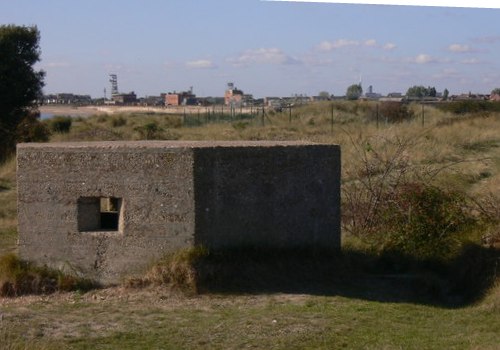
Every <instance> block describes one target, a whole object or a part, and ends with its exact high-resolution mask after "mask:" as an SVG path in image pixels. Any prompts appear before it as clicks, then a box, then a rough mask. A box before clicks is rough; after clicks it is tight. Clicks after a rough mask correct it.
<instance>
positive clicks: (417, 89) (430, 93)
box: [406, 85, 437, 98]
mask: <svg viewBox="0 0 500 350" xmlns="http://www.w3.org/2000/svg"><path fill="white" fill-rule="evenodd" d="M436 95H437V91H436V88H435V87H430V86H429V87H425V86H423V85H414V86H412V87H410V88H409V89H408V91H407V92H406V96H407V97H416V98H423V97H436Z"/></svg>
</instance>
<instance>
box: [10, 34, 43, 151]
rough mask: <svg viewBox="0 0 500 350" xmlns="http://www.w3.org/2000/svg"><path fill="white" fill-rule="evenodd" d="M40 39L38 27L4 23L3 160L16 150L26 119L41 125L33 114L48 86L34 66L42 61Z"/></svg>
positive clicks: (35, 125)
mask: <svg viewBox="0 0 500 350" xmlns="http://www.w3.org/2000/svg"><path fill="white" fill-rule="evenodd" d="M39 41H40V32H39V31H38V29H37V27H35V26H32V27H25V26H15V25H2V26H0V53H1V54H0V82H1V84H0V161H1V160H3V159H5V158H6V157H7V156H8V154H9V153H11V152H12V151H13V150H14V149H15V144H16V142H17V141H18V135H19V133H20V132H21V133H23V134H24V133H25V130H24V129H25V127H26V125H25V124H26V121H29V122H30V123H32V126H33V127H34V128H38V123H39V121H38V118H33V113H35V112H34V111H35V109H36V101H37V99H38V98H39V96H40V95H41V92H42V87H43V85H44V83H43V78H44V72H43V71H36V70H35V69H34V65H35V63H37V62H38V61H39V60H40V47H39ZM35 115H36V114H35ZM19 128H23V130H19Z"/></svg>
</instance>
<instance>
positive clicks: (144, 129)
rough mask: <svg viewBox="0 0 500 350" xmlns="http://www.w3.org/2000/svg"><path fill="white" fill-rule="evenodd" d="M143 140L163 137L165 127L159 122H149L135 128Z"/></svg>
mask: <svg viewBox="0 0 500 350" xmlns="http://www.w3.org/2000/svg"><path fill="white" fill-rule="evenodd" d="M134 130H135V131H137V132H138V133H139V135H140V138H141V139H143V140H158V139H161V138H162V132H163V129H162V128H161V127H160V126H159V125H158V123H157V122H149V123H146V124H144V125H141V126H137V127H135V128H134Z"/></svg>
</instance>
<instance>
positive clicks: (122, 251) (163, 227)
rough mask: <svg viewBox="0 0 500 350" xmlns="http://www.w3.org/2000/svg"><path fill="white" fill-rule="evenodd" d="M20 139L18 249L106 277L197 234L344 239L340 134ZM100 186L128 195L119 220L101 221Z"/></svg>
mask: <svg viewBox="0 0 500 350" xmlns="http://www.w3.org/2000/svg"><path fill="white" fill-rule="evenodd" d="M17 151H18V153H17V161H18V171H17V176H18V218H19V253H20V255H21V257H22V258H24V259H28V260H31V261H34V262H35V263H38V264H46V265H48V266H51V267H55V268H61V269H63V270H65V271H70V272H74V273H78V274H80V275H84V276H86V277H89V278H93V279H95V280H98V281H101V282H102V283H105V284H106V283H115V282H119V281H120V280H121V279H122V278H123V277H124V276H127V275H134V274H140V273H141V272H143V271H144V270H145V269H147V267H148V266H149V265H150V264H151V263H152V262H153V261H154V260H157V259H158V258H160V257H161V256H163V255H165V254H166V253H167V252H171V251H175V250H177V249H179V248H183V247H189V246H193V245H194V244H203V245H205V246H207V247H209V248H221V247H232V246H233V247H234V246H242V245H252V246H266V247H281V248H285V247H293V246H315V247H334V248H335V247H339V246H340V149H339V147H338V146H334V145H311V144H305V143H297V142H280V143H276V142H179V141H173V142H172V141H155V142H83V143H53V144H20V145H18V150H17ZM102 197H106V198H118V199H119V208H118V209H117V210H118V214H116V215H119V220H120V222H119V223H118V225H117V228H116V229H112V230H104V229H100V228H99V227H96V225H97V226H98V225H99V224H96V221H99V218H98V217H96V215H99V213H96V210H99V209H96V207H95V205H96V204H95V203H97V202H95V201H96V200H98V199H99V198H102ZM117 203H118V202H117Z"/></svg>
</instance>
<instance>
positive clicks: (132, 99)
mask: <svg viewBox="0 0 500 350" xmlns="http://www.w3.org/2000/svg"><path fill="white" fill-rule="evenodd" d="M111 99H112V100H113V101H114V103H115V104H119V105H129V104H134V103H136V102H137V95H136V94H135V92H133V91H132V92H129V93H128V94H116V95H113V96H112V97H111Z"/></svg>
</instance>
